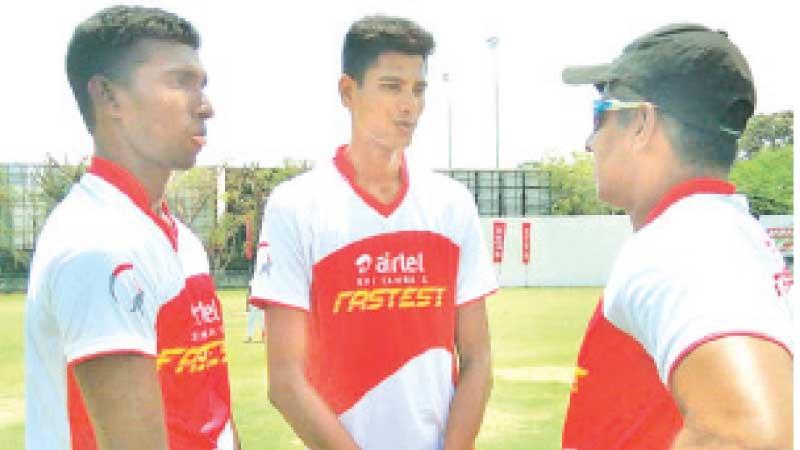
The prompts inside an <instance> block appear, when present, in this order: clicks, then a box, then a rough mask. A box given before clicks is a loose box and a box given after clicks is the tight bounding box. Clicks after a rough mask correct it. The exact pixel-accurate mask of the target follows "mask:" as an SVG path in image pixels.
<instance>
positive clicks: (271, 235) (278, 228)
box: [250, 187, 311, 311]
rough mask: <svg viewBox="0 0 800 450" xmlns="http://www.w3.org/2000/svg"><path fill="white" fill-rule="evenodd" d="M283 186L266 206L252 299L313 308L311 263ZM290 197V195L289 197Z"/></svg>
mask: <svg viewBox="0 0 800 450" xmlns="http://www.w3.org/2000/svg"><path fill="white" fill-rule="evenodd" d="M284 200H285V195H284V192H283V191H282V190H280V187H279V188H278V189H276V190H275V191H274V192H273V194H272V195H271V196H270V198H269V200H268V201H267V205H266V207H265V208H264V219H263V221H262V225H261V236H260V239H259V243H258V250H257V253H256V266H255V270H254V272H253V281H252V292H251V297H250V298H251V303H252V304H254V305H256V306H259V307H264V306H266V305H267V304H270V303H274V304H280V305H284V306H289V307H294V308H299V309H302V310H306V311H307V310H309V309H310V284H311V275H310V274H311V265H310V264H309V261H308V252H307V251H305V250H304V242H305V240H304V239H303V236H301V231H300V227H299V223H298V220H297V216H296V211H295V207H294V205H293V204H292V203H291V202H290V201H284ZM286 200H288V199H286Z"/></svg>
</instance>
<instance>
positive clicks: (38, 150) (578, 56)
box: [0, 0, 800, 168]
mask: <svg viewBox="0 0 800 450" xmlns="http://www.w3.org/2000/svg"><path fill="white" fill-rule="evenodd" d="M116 3H118V2H111V1H104V0H81V1H80V2H63V1H56V0H50V1H42V0H38V1H37V0H28V1H24V2H23V1H17V2H14V3H13V4H12V6H5V7H4V11H3V14H2V15H0V47H1V48H2V54H3V56H4V57H5V63H4V64H3V70H0V98H2V100H3V103H2V108H0V131H2V134H3V137H4V138H3V139H2V143H0V162H41V161H43V160H44V159H45V155H46V154H48V153H49V154H51V155H53V156H55V157H56V158H58V159H60V160H64V159H65V158H66V159H67V160H68V161H73V162H74V161H77V160H78V159H80V158H81V157H84V156H87V155H89V154H91V151H92V142H91V137H90V136H89V135H88V134H87V132H86V129H85V127H84V126H83V123H82V121H81V119H80V115H79V113H78V110H77V107H76V104H75V101H74V98H73V97H72V93H71V91H70V89H69V86H68V83H67V79H66V75H65V72H64V54H65V51H66V47H67V42H68V40H69V38H70V36H71V34H72V30H73V29H74V27H75V25H77V24H78V23H79V22H80V21H81V20H83V19H85V18H86V17H88V16H90V15H91V14H93V13H94V12H96V11H97V10H99V9H101V8H103V7H106V6H110V5H112V4H116ZM139 4H143V5H147V6H158V7H161V8H164V9H167V10H169V11H172V12H175V13H177V14H179V15H181V16H184V17H185V18H187V19H189V20H190V21H191V22H192V23H193V24H194V25H195V26H196V27H197V28H198V30H199V31H200V34H201V36H202V39H203V43H202V47H201V49H200V57H201V60H202V62H203V64H204V66H205V68H206V70H207V72H208V74H209V85H208V88H207V94H208V95H209V97H210V99H211V102H212V103H213V105H214V109H215V112H216V115H215V117H214V118H213V119H211V121H210V122H209V123H208V134H209V135H208V138H209V143H208V145H207V146H206V147H205V148H204V149H203V151H202V153H201V154H200V157H199V158H198V163H199V164H201V165H209V164H219V163H228V164H233V165H238V164H243V163H251V162H258V163H259V164H261V165H262V166H270V165H277V164H281V163H282V161H283V160H284V159H287V158H290V159H294V160H300V159H306V160H311V161H320V160H324V159H326V158H330V157H332V156H333V154H334V151H335V148H336V147H337V146H338V145H339V144H342V143H346V142H347V141H348V138H349V130H350V128H349V115H348V113H347V110H346V109H345V108H344V107H343V106H342V105H341V103H340V101H339V96H338V93H337V81H338V78H339V75H340V55H341V45H342V40H343V37H344V34H345V32H346V31H347V29H348V27H349V26H350V24H351V23H352V22H353V21H355V20H357V19H359V18H361V17H363V16H364V15H367V14H374V13H383V14H391V15H400V16H404V17H408V18H411V19H413V20H415V21H417V22H418V23H420V24H421V25H422V26H423V27H425V28H427V29H428V30H429V31H431V32H432V33H433V35H434V37H435V39H436V41H437V48H436V52H435V53H434V55H433V56H432V57H431V58H430V60H429V66H428V82H429V90H428V93H427V98H426V101H427V104H426V108H425V112H424V113H423V116H422V119H421V120H420V123H419V125H418V128H417V131H416V134H415V137H414V141H413V143H412V145H411V147H410V148H409V150H408V155H409V158H410V159H412V160H414V161H416V162H418V163H420V164H422V165H425V166H428V167H430V168H444V167H447V165H448V134H449V133H448V129H449V130H450V132H451V133H452V161H453V167H457V168H489V167H494V165H495V80H496V82H497V86H498V87H499V135H500V137H499V142H500V167H515V166H517V165H518V164H519V163H521V162H524V161H531V160H538V159H541V158H542V157H544V156H549V155H559V154H562V155H566V154H569V153H571V152H573V151H578V150H581V149H582V148H583V147H584V145H583V144H584V142H585V139H586V137H587V134H588V132H589V131H590V128H591V121H592V119H591V101H592V100H593V99H594V98H595V97H596V94H595V92H594V89H593V88H591V87H571V86H566V85H564V84H563V83H562V82H561V70H562V69H563V68H564V67H565V66H567V65H573V64H595V63H603V62H609V61H610V60H612V59H613V58H614V57H615V56H617V55H618V54H619V53H620V52H621V50H622V48H623V47H624V46H625V45H626V44H627V43H628V42H630V41H631V40H633V39H634V38H636V37H637V36H639V35H641V34H643V33H646V32H648V31H651V30H652V29H655V28H657V27H659V26H661V25H664V24H667V23H670V22H678V21H680V22H685V21H689V22H699V23H702V24H705V25H707V26H709V27H711V28H717V29H723V30H726V31H727V32H728V34H729V36H730V38H731V39H732V40H733V41H734V42H735V43H736V44H737V45H738V46H739V47H740V49H741V50H742V53H743V54H744V55H745V57H746V58H747V59H748V61H749V63H750V66H751V69H752V72H753V75H754V78H755V83H756V89H757V95H758V104H757V105H756V111H757V112H761V113H772V112H777V111H782V110H786V109H794V105H795V103H796V101H797V97H796V81H795V79H794V78H796V77H797V74H798V73H800V71H798V60H800V58H797V49H798V47H797V42H798V39H797V33H796V32H795V31H794V30H795V27H796V20H795V19H796V17H795V15H796V13H795V12H794V10H795V8H794V7H792V6H791V4H792V3H791V2H790V1H785V0H784V1H769V0H764V1H761V2H746V3H745V2H730V1H726V2H723V1H717V0H706V1H698V0H692V1H684V0H672V1H661V2H651V1H642V0H636V1H604V2H578V1H569V0H556V1H549V2H523V1H506V0H493V1H482V2H469V1H466V0H461V1H451V0H440V1H430V0H429V1H418V0H406V1H402V2H401V1H391V2H390V1H361V0H340V1H338V2H330V1H308V0H293V1H288V2H251V1H237V0H228V1H225V2H222V1H207V0H160V1H143V2H140V3H139ZM491 36H496V37H498V38H499V45H498V46H497V48H496V50H491V49H490V47H489V46H488V45H487V42H486V41H487V38H489V37H491ZM445 73H447V74H449V81H448V82H445V81H443V74H445ZM448 106H449V107H450V108H449V109H450V111H451V117H452V120H451V121H450V124H451V125H450V127H448Z"/></svg>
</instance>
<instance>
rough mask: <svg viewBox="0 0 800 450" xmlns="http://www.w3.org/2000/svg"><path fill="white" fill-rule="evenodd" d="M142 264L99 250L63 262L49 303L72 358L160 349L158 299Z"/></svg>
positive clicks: (151, 354) (74, 359)
mask: <svg viewBox="0 0 800 450" xmlns="http://www.w3.org/2000/svg"><path fill="white" fill-rule="evenodd" d="M137 272H138V268H136V267H134V266H133V265H132V264H130V263H128V262H125V260H124V258H119V257H116V256H112V255H110V254H108V253H104V252H103V251H99V250H89V251H85V252H81V253H79V254H76V255H72V256H70V257H68V258H65V259H63V260H61V261H60V262H59V263H58V269H57V271H55V272H54V273H53V276H52V278H51V283H50V305H51V310H52V312H53V315H54V316H55V320H56V323H57V324H58V328H59V332H60V333H61V338H62V339H63V341H64V349H65V353H66V357H67V361H68V362H74V361H76V360H84V359H89V358H92V357H95V356H99V355H103V354H109V353H140V354H143V355H148V356H155V354H156V335H155V319H156V312H157V311H155V306H154V302H153V299H148V298H146V297H148V296H149V295H150V294H149V293H148V292H145V290H144V289H143V288H142V285H141V284H140V282H139V279H140V278H139V277H138V275H137Z"/></svg>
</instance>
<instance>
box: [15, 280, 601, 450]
mask: <svg viewBox="0 0 800 450" xmlns="http://www.w3.org/2000/svg"><path fill="white" fill-rule="evenodd" d="M244 294H245V293H244V291H241V290H230V291H222V292H220V297H221V298H222V302H223V306H224V314H225V325H226V333H227V346H228V360H229V365H230V376H231V387H232V390H233V403H234V404H233V408H234V414H235V417H236V422H237V425H238V427H239V433H240V435H241V437H242V440H243V443H244V445H245V448H246V449H247V450H254V449H255V450H258V449H278V450H283V449H287V450H292V449H302V448H303V447H302V445H301V443H300V441H299V440H298V439H297V438H296V437H295V436H294V434H293V433H292V431H291V429H290V428H289V427H288V426H287V425H286V424H285V423H284V422H283V420H282V418H281V417H280V414H278V412H277V411H276V410H275V409H274V408H272V407H271V406H270V404H269V403H268V401H267V396H266V386H267V383H266V370H265V368H264V350H263V346H262V345H260V344H245V343H243V340H244V338H245V334H246V314H245V312H244ZM599 294H600V289H598V288H531V289H514V288H508V289H503V290H502V291H501V292H500V293H499V294H497V295H495V296H494V297H492V298H491V299H490V300H489V314H490V326H491V332H492V349H493V352H494V369H495V376H494V390H493V391H492V398H491V400H490V401H489V406H488V410H487V412H486V418H485V420H484V424H483V428H482V429H481V433H480V435H479V438H478V444H477V449H478V450H531V449H534V450H539V449H543V450H548V449H558V448H560V439H561V422H562V420H563V416H564V410H565V408H566V404H567V399H568V395H569V387H570V382H571V379H572V373H573V364H574V362H575V357H576V354H577V350H578V346H579V344H580V339H581V337H582V335H583V331H584V327H585V325H586V322H587V320H588V318H589V315H590V314H591V312H592V309H593V307H594V305H595V302H596V300H597V298H598V296H599ZM23 310H24V297H23V295H21V294H12V295H0V342H2V346H0V375H1V376H2V383H0V449H4V450H15V449H22V448H23V434H24V387H23V386H24V385H23V352H22V348H23V345H22V343H23V339H22V326H23Z"/></svg>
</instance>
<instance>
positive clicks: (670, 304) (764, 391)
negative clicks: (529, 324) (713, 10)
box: [563, 24, 793, 450]
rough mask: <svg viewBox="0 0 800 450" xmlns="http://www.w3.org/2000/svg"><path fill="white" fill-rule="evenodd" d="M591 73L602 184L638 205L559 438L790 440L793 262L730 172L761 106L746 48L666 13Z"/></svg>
mask: <svg viewBox="0 0 800 450" xmlns="http://www.w3.org/2000/svg"><path fill="white" fill-rule="evenodd" d="M563 77H564V81H565V82H566V83H568V84H592V85H594V86H595V87H597V88H598V90H599V91H600V93H601V99H600V100H597V101H595V108H594V111H595V128H594V131H593V133H592V135H591V136H590V137H589V140H588V141H587V145H586V147H587V150H588V151H591V152H592V153H594V156H595V166H596V173H597V182H598V192H599V194H598V195H599V197H600V198H601V199H602V200H604V201H605V202H607V203H609V204H611V205H614V206H617V207H620V208H623V209H625V211H627V212H628V214H629V215H630V217H631V222H632V224H633V228H634V231H635V233H634V235H633V237H632V238H631V239H630V240H629V241H628V242H627V243H626V244H625V245H624V246H623V248H622V250H621V252H620V254H619V256H618V258H617V261H616V262H615V264H614V267H613V270H612V272H611V275H610V277H609V280H608V284H607V286H606V288H605V291H604V294H603V297H602V299H601V300H600V302H599V304H598V306H597V309H596V311H595V313H594V316H593V317H592V319H591V320H590V322H589V325H588V328H587V331H586V336H585V338H584V341H583V345H582V347H581V350H580V354H579V356H578V365H579V368H578V370H577V373H576V380H575V384H574V385H573V391H572V395H571V398H570V405H569V410H568V411H567V417H566V422H565V425H564V434H563V447H564V448H565V449H579V450H591V449H598V450H599V449H604V450H607V449H652V450H659V449H665V450H666V449H672V450H689V449H692V450H695V449H705V450H712V449H714V450H716V449H731V450H733V449H742V450H743V449H767V448H770V449H788V448H791V446H792V442H791V441H792V365H793V363H792V354H791V348H792V342H791V336H792V325H791V320H790V314H789V311H788V305H787V303H786V298H785V297H786V296H785V293H786V288H787V284H788V282H787V278H788V272H787V271H786V268H785V266H784V263H783V259H782V258H781V255H780V254H779V253H778V251H777V249H776V248H775V246H774V244H773V243H772V240H771V239H770V238H769V237H768V236H767V234H766V233H765V231H764V229H763V228H762V227H761V225H759V223H758V222H756V221H755V220H753V218H752V217H751V216H750V214H749V213H748V207H747V203H746V200H745V199H744V198H742V197H741V196H739V195H736V194H735V191H736V188H735V186H733V185H731V184H729V183H728V182H726V181H725V179H726V177H727V175H728V172H729V170H730V167H731V164H732V163H733V161H734V158H735V157H736V151H737V150H736V140H737V137H738V136H739V135H740V134H741V132H742V131H743V130H744V128H745V125H746V123H747V120H748V119H749V117H750V116H751V115H752V114H753V110H754V105H755V89H754V86H753V79H752V75H751V73H750V69H749V68H748V65H747V62H746V61H745V59H744V57H743V56H742V55H741V53H740V52H739V50H738V49H737V48H736V46H735V45H734V44H733V43H732V42H731V41H730V40H729V39H728V37H727V35H726V34H725V33H724V32H721V31H713V30H710V29H708V28H706V27H704V26H701V25H695V24H673V25H668V26H665V27H662V28H659V29H657V30H655V31H653V32H651V33H648V34H646V35H644V36H642V37H640V38H638V39H636V40H635V41H634V42H633V43H631V44H630V45H628V46H627V47H626V48H625V50H624V51H623V52H622V54H621V55H620V56H619V57H618V58H617V59H615V60H614V61H613V62H612V63H610V64H605V65H601V66H591V67H588V66H584V67H571V68H567V69H565V71H564V73H563Z"/></svg>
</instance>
